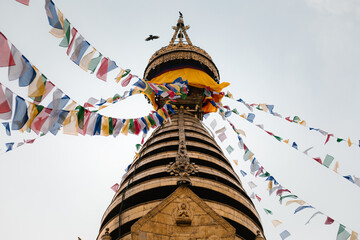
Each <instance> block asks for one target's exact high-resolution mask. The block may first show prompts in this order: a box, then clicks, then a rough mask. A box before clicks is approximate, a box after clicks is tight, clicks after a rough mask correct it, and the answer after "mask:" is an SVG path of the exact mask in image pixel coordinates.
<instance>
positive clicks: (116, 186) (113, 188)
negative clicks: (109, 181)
mask: <svg viewBox="0 0 360 240" xmlns="http://www.w3.org/2000/svg"><path fill="white" fill-rule="evenodd" d="M119 187H120V185H119V184H118V183H115V184H114V185H113V186H112V187H111V189H112V190H113V191H114V192H117V190H119Z"/></svg>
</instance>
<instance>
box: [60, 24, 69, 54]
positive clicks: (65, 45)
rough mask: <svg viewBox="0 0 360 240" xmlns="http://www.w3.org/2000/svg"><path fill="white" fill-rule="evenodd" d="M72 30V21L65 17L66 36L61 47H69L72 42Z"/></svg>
mask: <svg viewBox="0 0 360 240" xmlns="http://www.w3.org/2000/svg"><path fill="white" fill-rule="evenodd" d="M70 31H71V26H70V22H69V21H68V20H67V19H66V18H65V20H64V33H65V35H64V38H63V40H61V42H60V44H59V46H60V47H68V46H69V43H70Z"/></svg>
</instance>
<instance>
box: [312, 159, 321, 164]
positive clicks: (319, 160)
mask: <svg viewBox="0 0 360 240" xmlns="http://www.w3.org/2000/svg"><path fill="white" fill-rule="evenodd" d="M313 159H314V160H315V161H317V162H318V163H320V164H322V162H321V158H319V157H317V158H313Z"/></svg>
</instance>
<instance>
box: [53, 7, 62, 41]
mask: <svg viewBox="0 0 360 240" xmlns="http://www.w3.org/2000/svg"><path fill="white" fill-rule="evenodd" d="M58 17H59V21H60V24H61V27H62V29H58V28H52V29H51V30H50V33H51V34H52V35H53V36H54V37H57V38H63V37H64V36H65V30H64V15H63V14H62V12H60V10H58Z"/></svg>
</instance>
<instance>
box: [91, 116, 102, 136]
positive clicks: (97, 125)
mask: <svg viewBox="0 0 360 240" xmlns="http://www.w3.org/2000/svg"><path fill="white" fill-rule="evenodd" d="M101 119H102V115H100V114H98V115H97V117H96V122H95V127H94V133H93V135H100V132H101Z"/></svg>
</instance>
